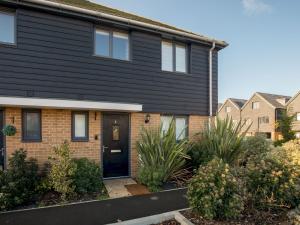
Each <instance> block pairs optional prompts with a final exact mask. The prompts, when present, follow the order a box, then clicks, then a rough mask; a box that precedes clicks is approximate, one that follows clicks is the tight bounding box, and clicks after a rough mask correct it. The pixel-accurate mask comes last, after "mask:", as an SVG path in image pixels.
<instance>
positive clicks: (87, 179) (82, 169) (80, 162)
mask: <svg viewBox="0 0 300 225" xmlns="http://www.w3.org/2000/svg"><path fill="white" fill-rule="evenodd" d="M73 161H74V163H75V164H76V170H75V172H74V174H73V175H72V177H71V179H72V180H73V185H74V187H75V192H76V193H77V194H80V195H84V194H92V193H98V192H101V191H102V190H103V188H104V186H103V180H102V172H101V168H100V166H99V165H98V164H96V163H95V162H93V161H91V160H89V159H87V158H80V159H74V160H73Z"/></svg>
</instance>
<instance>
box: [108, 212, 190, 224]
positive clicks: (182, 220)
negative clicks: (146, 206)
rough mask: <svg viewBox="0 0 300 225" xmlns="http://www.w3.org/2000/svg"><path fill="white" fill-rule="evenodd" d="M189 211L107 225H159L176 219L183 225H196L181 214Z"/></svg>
mask: <svg viewBox="0 0 300 225" xmlns="http://www.w3.org/2000/svg"><path fill="white" fill-rule="evenodd" d="M187 209H189V208H185V209H181V210H176V211H171V212H166V213H162V214H157V215H153V216H147V217H142V218H137V219H133V220H126V221H123V222H117V223H110V224H107V225H150V224H157V223H161V222H163V221H166V220H172V219H175V220H176V221H177V222H179V223H180V224H181V225H194V224H193V223H192V222H190V221H189V220H188V219H187V218H186V217H185V216H183V215H182V214H181V213H180V211H182V210H187Z"/></svg>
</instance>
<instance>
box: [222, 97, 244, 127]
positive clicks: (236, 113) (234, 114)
mask: <svg viewBox="0 0 300 225" xmlns="http://www.w3.org/2000/svg"><path fill="white" fill-rule="evenodd" d="M246 101H247V100H245V99H237V98H228V99H227V100H226V101H225V102H224V104H222V106H221V107H220V108H219V110H218V117H219V118H220V119H226V118H227V117H228V118H231V119H232V121H233V123H238V122H239V121H241V108H242V107H243V105H244V104H245V102H246Z"/></svg>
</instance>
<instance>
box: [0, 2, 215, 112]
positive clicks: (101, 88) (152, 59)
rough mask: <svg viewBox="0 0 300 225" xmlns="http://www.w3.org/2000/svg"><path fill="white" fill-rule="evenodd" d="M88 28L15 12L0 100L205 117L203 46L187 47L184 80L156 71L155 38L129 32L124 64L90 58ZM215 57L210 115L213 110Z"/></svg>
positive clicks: (0, 72) (0, 65) (2, 53)
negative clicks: (133, 106)
mask: <svg viewBox="0 0 300 225" xmlns="http://www.w3.org/2000/svg"><path fill="white" fill-rule="evenodd" d="M93 36H94V24H93V23H91V22H87V21H83V20H78V19H74V18H68V17H64V16H58V15H51V14H47V13H44V12H38V11H34V10H29V9H22V8H19V9H17V46H15V47H11V46H5V45H0V95H6V96H28V95H29V94H30V96H31V97H32V96H33V97H41V98H62V99H80V100H94V101H108V102H120V103H139V104H143V111H145V112H158V113H173V114H199V115H208V111H209V96H208V93H209V85H208V84H209V80H208V67H209V64H208V54H209V48H210V47H209V46H204V45H203V46H202V45H200V44H194V43H192V44H191V46H190V54H191V55H190V65H189V67H190V68H189V74H182V73H173V72H163V71H161V37H160V36H159V35H155V34H150V33H146V32H143V31H136V30H133V31H131V32H130V39H131V51H132V52H131V60H130V61H121V60H113V59H106V58H101V57H96V56H94V55H93V52H94V50H93V49H94V46H93ZM217 60H218V57H217V52H215V53H214V57H213V106H214V109H213V111H214V112H215V111H216V109H217V83H218V76H217V64H218V62H217Z"/></svg>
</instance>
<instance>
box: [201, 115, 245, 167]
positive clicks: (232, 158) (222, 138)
mask: <svg viewBox="0 0 300 225" xmlns="http://www.w3.org/2000/svg"><path fill="white" fill-rule="evenodd" d="M244 126H245V122H242V121H239V122H238V123H234V122H233V121H232V119H231V118H228V117H227V118H226V119H225V120H221V119H220V118H218V117H217V118H216V120H215V122H214V123H211V124H210V127H207V129H205V130H204V132H203V133H202V137H201V141H200V143H201V148H202V149H205V150H206V151H207V153H208V154H209V155H210V156H211V158H214V157H218V158H220V159H222V160H223V161H224V162H225V163H228V164H236V163H237V161H238V159H239V157H240V155H241V154H242V153H243V152H244V151H243V146H242V142H243V139H244V137H245V135H246V133H247V131H248V129H249V127H247V128H246V129H243V127H244ZM243 130H244V131H243Z"/></svg>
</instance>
